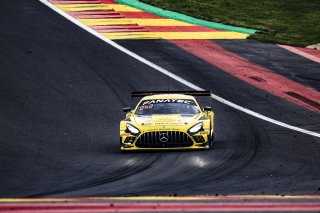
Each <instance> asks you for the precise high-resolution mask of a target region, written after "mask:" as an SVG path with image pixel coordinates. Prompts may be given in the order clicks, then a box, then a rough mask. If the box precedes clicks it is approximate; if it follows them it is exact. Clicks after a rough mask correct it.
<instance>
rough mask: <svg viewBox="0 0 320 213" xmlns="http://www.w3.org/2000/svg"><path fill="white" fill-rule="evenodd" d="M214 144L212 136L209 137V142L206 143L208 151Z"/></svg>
mask: <svg viewBox="0 0 320 213" xmlns="http://www.w3.org/2000/svg"><path fill="white" fill-rule="evenodd" d="M213 142H214V135H213V134H212V135H211V136H210V137H209V141H208V144H209V149H212V144H213Z"/></svg>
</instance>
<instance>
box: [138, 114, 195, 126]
mask: <svg viewBox="0 0 320 213" xmlns="http://www.w3.org/2000/svg"><path fill="white" fill-rule="evenodd" d="M198 117H199V114H197V115H178V114H174V115H150V116H138V117H135V118H134V122H135V123H136V125H138V126H159V125H162V126H177V125H178V126H180V125H181V126H189V125H190V124H192V123H194V122H195V121H196V120H197V119H198Z"/></svg>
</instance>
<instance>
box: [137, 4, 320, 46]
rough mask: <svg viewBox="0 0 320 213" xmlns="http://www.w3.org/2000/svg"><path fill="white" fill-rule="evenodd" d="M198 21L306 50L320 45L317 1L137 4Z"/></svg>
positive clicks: (319, 21) (319, 10)
mask: <svg viewBox="0 0 320 213" xmlns="http://www.w3.org/2000/svg"><path fill="white" fill-rule="evenodd" d="M140 1H141V2H144V3H147V4H150V5H153V6H156V7H160V8H163V9H167V10H171V11H175V12H178V13H182V14H186V15H190V16H193V17H196V18H199V19H203V20H207V21H214V22H220V23H224V24H230V25H234V26H240V27H248V28H254V29H257V30H259V32H257V33H255V34H254V35H251V36H250V38H253V39H256V40H259V41H263V42H269V43H277V44H288V45H294V46H307V45H310V44H314V43H319V42H320V7H319V0H304V1H301V0H267V1H257V0H174V1H173V0H140Z"/></svg>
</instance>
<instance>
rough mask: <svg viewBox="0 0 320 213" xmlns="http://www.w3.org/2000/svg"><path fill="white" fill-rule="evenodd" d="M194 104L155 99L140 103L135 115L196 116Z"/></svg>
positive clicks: (196, 111)
mask: <svg viewBox="0 0 320 213" xmlns="http://www.w3.org/2000/svg"><path fill="white" fill-rule="evenodd" d="M198 113H200V111H199V109H198V107H197V105H196V103H195V102H194V101H193V100H188V99H155V100H145V101H142V102H141V103H140V104H139V106H138V108H137V110H136V112H135V114H137V115H152V114H191V115H194V114H198Z"/></svg>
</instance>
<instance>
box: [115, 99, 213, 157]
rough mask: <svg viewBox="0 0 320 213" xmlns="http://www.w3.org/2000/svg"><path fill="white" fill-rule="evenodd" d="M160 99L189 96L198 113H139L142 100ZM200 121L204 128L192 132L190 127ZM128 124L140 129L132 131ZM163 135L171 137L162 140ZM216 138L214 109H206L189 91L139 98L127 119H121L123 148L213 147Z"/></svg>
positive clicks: (121, 146) (122, 149) (176, 148)
mask: <svg viewBox="0 0 320 213" xmlns="http://www.w3.org/2000/svg"><path fill="white" fill-rule="evenodd" d="M157 99H161V100H190V101H193V103H194V105H196V108H197V109H198V110H199V113H197V114H194V115H188V116H186V115H182V114H151V115H137V114H136V111H137V109H138V107H139V106H140V104H141V103H142V102H143V101H148V100H157ZM194 105H193V106H194ZM199 123H202V128H201V130H199V132H196V133H194V134H192V133H190V132H189V130H190V129H191V128H192V127H194V126H195V125H197V124H199ZM128 124H129V125H131V126H133V127H134V128H136V129H138V130H139V133H137V134H133V133H132V132H130V131H129V130H128ZM163 134H164V135H163ZM162 136H165V138H166V137H167V138H169V139H168V141H165V142H162V141H163V140H161V141H160V137H162ZM213 138H214V113H213V112H212V111H211V110H206V111H205V110H203V109H202V108H201V107H200V106H199V104H198V102H197V101H196V99H195V98H194V97H193V96H190V95H181V94H162V95H150V96H146V97H144V98H142V99H141V100H140V102H139V103H138V104H137V106H136V107H135V109H133V110H131V111H129V112H127V114H126V119H124V120H122V121H121V122H120V149H121V151H130V150H159V149H161V150H181V149H210V148H211V143H212V140H213ZM183 140H184V141H183ZM186 143H187V144H186Z"/></svg>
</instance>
